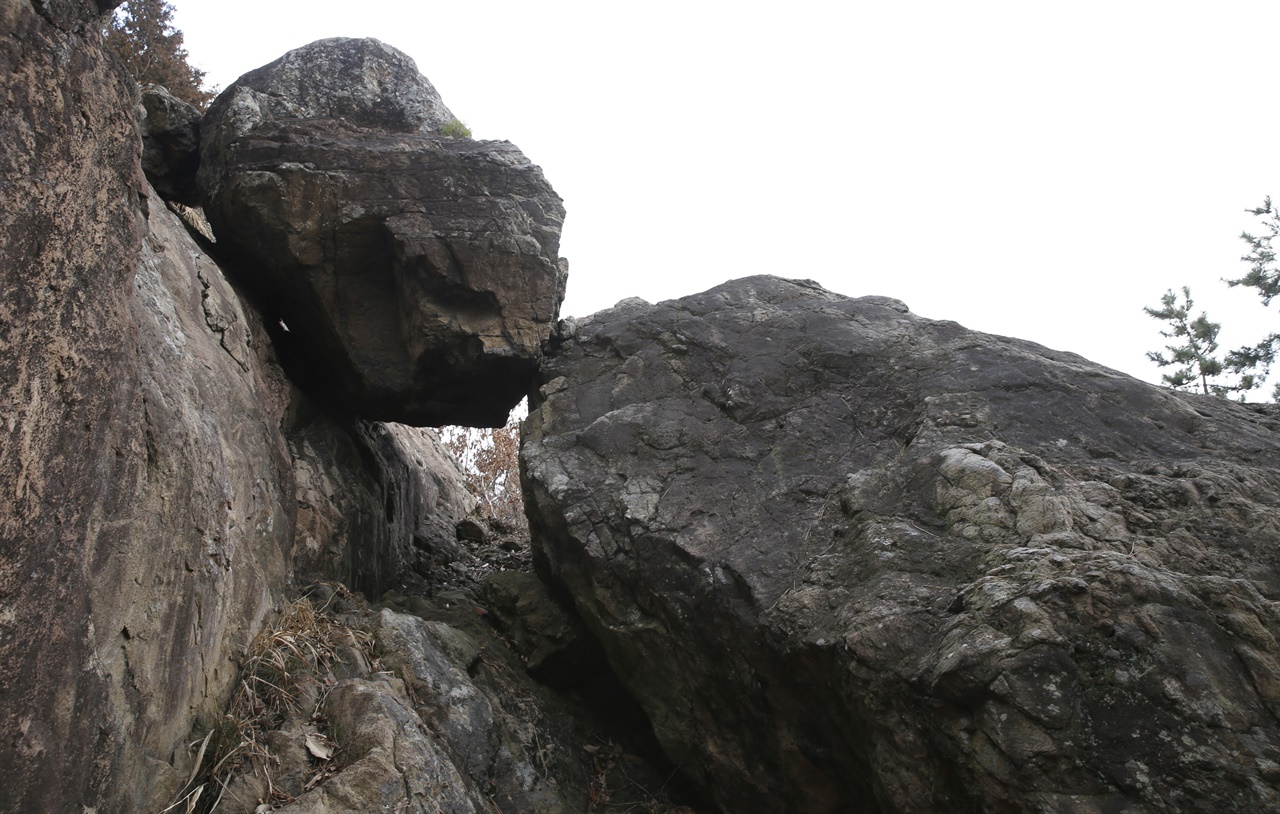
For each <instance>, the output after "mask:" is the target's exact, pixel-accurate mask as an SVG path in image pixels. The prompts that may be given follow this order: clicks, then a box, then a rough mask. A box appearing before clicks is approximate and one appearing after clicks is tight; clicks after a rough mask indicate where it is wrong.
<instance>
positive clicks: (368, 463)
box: [288, 414, 475, 596]
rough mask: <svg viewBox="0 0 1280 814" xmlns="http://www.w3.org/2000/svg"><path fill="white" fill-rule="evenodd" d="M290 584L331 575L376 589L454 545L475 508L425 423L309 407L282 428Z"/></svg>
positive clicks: (363, 588) (371, 591)
mask: <svg viewBox="0 0 1280 814" xmlns="http://www.w3.org/2000/svg"><path fill="white" fill-rule="evenodd" d="M288 443H289V451H290V453H291V457H292V458H293V475H294V482H295V484H296V492H295V501H296V503H297V506H298V511H297V520H296V523H295V527H294V529H295V533H296V537H295V540H294V549H293V563H294V576H295V578H296V580H297V581H298V582H301V583H306V582H309V581H311V580H316V579H331V580H339V581H341V582H342V583H343V584H345V585H348V586H350V587H351V588H352V589H354V590H357V591H362V592H364V593H365V594H367V595H369V596H378V595H379V594H381V593H382V591H383V590H385V589H386V588H387V586H389V585H392V584H394V583H395V582H396V581H397V580H398V579H400V578H401V577H403V576H404V575H405V574H407V573H410V572H413V571H429V570H430V568H431V554H432V553H434V552H438V551H440V550H442V549H444V550H448V549H449V548H451V547H454V546H456V542H455V530H454V529H455V526H456V525H457V523H458V522H459V521H461V520H462V519H464V518H465V517H466V516H467V515H468V514H469V513H470V512H471V510H472V509H473V508H474V507H475V499H474V498H473V497H472V496H471V495H470V494H469V493H468V492H467V490H466V485H465V484H464V482H463V476H462V473H461V472H460V471H459V470H458V467H457V464H456V463H454V462H453V460H452V459H451V458H450V457H449V456H448V453H446V452H445V451H444V448H443V447H442V446H441V445H440V439H439V438H438V437H436V434H435V432H434V431H433V430H427V429H419V428H416V427H405V426H401V425H399V424H380V423H376V422H369V421H359V420H351V419H346V420H343V419H341V418H337V417H334V416H328V415H324V414H315V415H312V416H310V417H309V418H308V420H306V421H305V422H300V423H299V425H298V426H297V427H296V428H295V429H294V430H292V431H291V432H290V433H289V437H288Z"/></svg>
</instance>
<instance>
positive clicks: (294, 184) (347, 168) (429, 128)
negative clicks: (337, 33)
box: [199, 40, 566, 426]
mask: <svg viewBox="0 0 1280 814" xmlns="http://www.w3.org/2000/svg"><path fill="white" fill-rule="evenodd" d="M330 74H332V81H328V82H325V81H321V82H318V83H315V82H312V83H308V82H307V81H303V80H304V78H305V77H326V76H329V75H330ZM353 88H354V89H353ZM447 116H451V114H449V113H448V111H447V109H445V108H444V106H443V105H442V104H440V102H439V97H438V96H436V94H435V90H434V89H433V88H431V86H430V83H428V82H427V81H426V80H425V79H424V78H422V77H421V76H419V75H418V74H417V72H416V69H415V68H413V63H412V61H410V60H408V58H407V57H405V56H404V55H403V54H400V53H399V52H397V51H395V50H394V49H391V48H388V47H387V46H385V45H383V44H382V43H379V42H377V41H375V40H324V41H321V42H319V43H314V44H312V45H310V46H307V47H305V48H303V49H299V50H298V51H294V52H291V53H290V54H288V55H286V56H285V57H282V58H281V59H280V60H278V61H277V62H275V63H272V64H271V65H269V66H266V67H264V68H260V69H258V70H256V71H253V72H251V73H249V74H246V75H245V76H244V77H241V79H239V80H238V81H237V82H236V83H234V84H233V85H232V86H231V87H230V88H228V89H227V90H226V91H225V92H223V94H222V95H221V96H220V97H219V98H218V99H217V101H215V102H214V104H213V105H212V106H211V107H210V109H209V112H208V114H207V115H206V117H205V119H204V122H203V125H202V129H203V143H202V147H201V168H200V176H199V178H200V188H201V193H202V196H203V199H204V202H205V211H206V214H207V216H208V218H209V222H210V223H211V224H212V226H213V229H214V232H215V234H216V235H217V238H218V246H219V251H220V252H221V253H225V254H226V256H228V257H231V258H234V259H235V261H236V262H237V263H238V264H239V266H240V269H241V278H242V280H243V281H244V283H245V284H246V285H248V286H249V287H251V288H252V289H254V290H255V291H256V292H257V293H258V294H259V295H260V296H261V298H262V300H263V302H264V303H265V307H266V309H267V310H268V312H269V314H270V316H271V317H272V318H273V319H276V318H279V319H282V320H283V321H284V323H285V324H287V326H288V328H289V334H290V336H291V338H292V343H291V344H292V346H293V350H294V352H293V353H292V354H291V360H292V361H291V371H292V373H293V375H294V376H295V378H297V379H298V380H299V381H300V382H302V383H303V386H304V387H305V388H307V389H308V390H309V391H310V392H312V393H313V394H316V396H317V397H318V398H322V399H325V400H327V401H330V402H334V403H337V404H338V405H340V406H341V407H342V408H343V409H346V410H348V411H350V412H352V413H355V414H357V415H360V416H362V417H364V418H370V419H378V420H388V421H399V422H403V423H409V424H418V425H422V424H436V425H439V424H465V425H472V426H500V425H501V424H502V423H503V422H504V421H505V419H506V416H507V413H508V412H509V411H510V409H511V408H512V407H513V406H514V405H515V404H516V402H518V401H519V400H520V398H522V397H523V396H524V394H525V393H526V392H527V390H528V389H529V388H530V387H531V386H532V381H533V377H534V374H535V371H536V368H537V362H538V359H539V357H540V353H541V350H540V348H541V343H542V342H543V341H544V340H545V339H546V338H547V336H548V335H549V333H550V329H551V326H552V325H554V324H555V320H556V317H557V313H558V310H559V306H560V301H561V299H562V298H563V295H564V284H565V278H566V271H565V267H564V264H563V263H562V261H560V259H559V256H558V251H559V240H560V227H561V224H562V222H563V217H564V209H563V207H562V206H561V202H560V198H559V197H558V196H557V195H556V194H555V192H554V191H553V190H552V189H551V187H550V185H549V184H548V183H547V181H546V179H545V178H543V176H542V172H541V171H540V170H539V169H538V168H537V167H536V166H534V165H533V164H531V163H530V162H529V160H528V159H527V158H525V157H524V156H523V155H522V154H521V153H520V151H519V150H517V149H516V148H515V147H514V146H512V145H511V144H509V143H507V142H482V141H472V140H470V139H451V138H446V137H443V136H438V135H433V133H434V132H435V131H436V129H437V128H438V127H439V125H440V124H441V123H442V120H443V119H444V118H445V117H447Z"/></svg>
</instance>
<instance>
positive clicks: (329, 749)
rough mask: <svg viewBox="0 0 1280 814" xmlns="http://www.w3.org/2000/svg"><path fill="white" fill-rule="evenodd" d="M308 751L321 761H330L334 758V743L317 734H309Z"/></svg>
mask: <svg viewBox="0 0 1280 814" xmlns="http://www.w3.org/2000/svg"><path fill="white" fill-rule="evenodd" d="M307 751H308V752H310V753H311V754H312V755H314V756H315V757H317V758H319V759H320V760H328V759H329V758H331V757H333V741H331V740H329V739H328V738H326V737H325V736H324V735H321V734H319V733H317V732H308V733H307Z"/></svg>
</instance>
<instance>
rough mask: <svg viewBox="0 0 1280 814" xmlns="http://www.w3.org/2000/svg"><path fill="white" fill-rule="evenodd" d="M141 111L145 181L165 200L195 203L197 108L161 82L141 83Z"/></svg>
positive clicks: (197, 165) (198, 117) (198, 158)
mask: <svg viewBox="0 0 1280 814" xmlns="http://www.w3.org/2000/svg"><path fill="white" fill-rule="evenodd" d="M140 113H141V115H140V116H139V121H138V126H139V129H140V130H141V131H142V170H143V172H145V173H146V174H147V180H148V181H150V182H151V186H152V187H153V188H154V189H155V191H156V192H157V193H159V195H160V197H161V198H164V199H165V200H166V201H174V202H176V203H180V204H186V205H187V206H196V205H198V204H199V203H200V199H199V196H198V195H197V194H196V169H197V168H199V166H200V116H201V114H200V111H199V110H196V109H195V108H194V107H192V106H191V105H189V104H187V103H186V102H184V101H182V100H181V99H179V98H177V97H176V96H174V95H173V94H172V93H170V92H169V91H168V89H167V88H165V87H163V86H161V85H143V86H142V108H141V111H140Z"/></svg>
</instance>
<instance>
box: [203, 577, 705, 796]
mask: <svg viewBox="0 0 1280 814" xmlns="http://www.w3.org/2000/svg"><path fill="white" fill-rule="evenodd" d="M335 587H336V590H335ZM310 594H311V596H310V599H309V600H304V601H302V602H298V603H294V604H293V605H292V606H291V607H290V608H289V609H288V611H287V612H286V613H285V615H284V617H283V618H282V620H281V624H282V628H281V629H280V630H279V631H278V632H273V631H272V630H270V629H268V631H266V633H267V636H266V637H265V641H264V642H263V644H262V647H261V649H258V650H256V651H255V653H256V654H257V655H256V656H255V657H251V660H252V658H260V659H261V661H260V662H259V663H264V664H267V665H270V664H272V663H273V661H274V659H272V658H270V657H269V652H270V650H271V648H272V647H273V646H275V645H272V644H271V643H272V642H283V641H286V640H287V644H283V645H280V649H281V650H282V651H283V652H284V654H285V655H288V649H289V648H294V647H296V648H297V649H298V650H300V651H301V652H304V653H323V654H324V655H323V656H322V657H320V658H316V659H312V660H311V661H310V663H308V664H306V665H302V664H301V663H300V662H301V660H298V659H294V660H293V661H294V663H293V665H292V666H291V668H290V669H289V670H288V672H287V673H279V674H277V672H276V671H274V670H269V669H268V670H267V674H266V676H265V677H266V678H267V679H268V680H270V681H272V682H273V683H277V682H278V683H277V684H276V686H278V687H279V689H280V691H281V692H282V693H288V697H289V699H290V700H289V702H288V703H287V704H285V705H283V707H284V708H283V709H280V710H279V711H278V712H279V714H271V713H267V714H265V715H262V716H261V717H260V718H258V719H257V723H258V724H271V725H272V726H271V727H270V728H269V729H262V728H259V729H257V730H255V731H253V732H251V733H247V732H246V731H245V730H241V733H242V734H241V736H240V738H239V739H238V740H240V741H241V742H243V741H244V740H249V741H251V742H254V743H258V744H262V745H263V746H264V747H265V748H267V749H270V751H271V754H272V757H271V758H270V759H269V760H264V759H263V758H262V756H261V753H260V752H258V751H257V750H242V751H241V752H239V753H237V754H238V756H239V758H240V761H239V765H238V768H237V770H236V771H235V772H233V773H231V775H230V776H229V777H226V778H223V780H222V783H219V784H216V785H215V781H206V782H208V783H209V786H210V787H211V788H216V789H218V790H219V794H220V795H221V797H220V800H221V802H220V804H219V807H218V810H219V811H223V812H226V813H227V814H253V812H256V811H258V810H259V806H260V805H262V804H263V803H264V802H267V803H271V804H274V805H275V809H274V810H278V811H286V812H295V814H302V812H327V814H338V813H339V812H351V814H363V812H368V811H403V812H422V814H446V813H447V814H480V813H481V812H483V813H484V814H489V813H490V812H494V811H502V812H511V814H516V812H520V814H579V812H584V811H591V810H598V809H601V808H603V807H605V806H611V807H614V808H617V809H618V810H635V811H640V810H648V811H655V812H663V814H694V811H693V809H690V808H676V807H675V805H676V803H675V802H674V799H675V798H674V796H673V792H674V791H675V786H676V785H677V784H675V783H671V782H670V781H671V777H672V769H671V767H670V766H669V765H667V764H666V763H665V761H663V760H662V758H661V755H660V754H659V753H657V752H656V750H653V749H652V748H651V747H646V745H645V744H644V743H638V742H637V741H636V739H635V738H634V737H632V733H628V732H626V731H625V730H621V729H619V728H618V727H617V725H616V721H615V722H613V724H612V725H610V723H609V722H605V721H602V720H600V719H599V718H596V717H594V716H593V715H592V714H591V712H590V710H588V709H587V708H586V707H584V706H583V705H582V704H581V703H580V702H578V701H566V698H565V697H563V696H559V695H557V694H556V693H554V692H552V691H550V690H549V689H548V688H547V687H546V686H544V685H542V684H540V683H538V682H536V681H534V680H533V679H532V678H531V677H530V675H529V673H528V672H527V671H526V670H525V666H524V663H523V652H522V651H520V650H519V649H518V648H513V647H511V646H510V643H509V642H508V641H507V640H506V638H505V637H504V636H503V635H501V634H500V633H499V631H498V630H497V629H495V628H494V627H493V626H491V625H490V624H489V623H488V621H487V620H486V618H485V616H484V615H482V614H477V613H476V612H475V611H476V610H477V609H478V607H479V606H476V605H472V604H471V603H470V602H467V601H461V602H452V601H446V600H440V601H434V602H433V601H431V600H427V599H425V598H423V597H421V596H414V597H412V598H411V599H410V600H409V601H408V602H407V603H406V602H405V601H404V598H403V597H399V598H396V599H391V600H390V601H389V602H387V603H385V604H383V605H381V606H380V607H375V608H370V607H369V606H368V605H366V604H365V603H364V602H363V601H361V600H360V598H359V597H358V596H355V595H352V594H350V593H348V592H347V591H345V590H344V589H342V588H341V587H340V586H332V585H330V584H327V583H326V584H320V585H316V586H313V588H312V590H311V592H310ZM406 605H412V609H411V610H410V609H409V608H408V607H406ZM450 606H452V607H450ZM281 634H287V636H286V635H281ZM264 669H266V668H264ZM606 672H607V671H606ZM253 675H261V674H260V673H251V677H250V678H249V679H248V680H247V681H246V683H245V685H244V687H248V686H249V685H250V682H252V681H253V680H254V679H253V677H252V676H253ZM247 698H248V697H247V695H240V696H238V697H237V701H238V702H245V701H247ZM256 700H257V702H259V703H265V704H267V705H272V704H274V703H275V702H274V701H273V699H272V698H270V697H267V698H265V699H264V697H263V695H257V696H256ZM244 706H247V704H244V703H241V704H240V706H237V707H235V708H236V709H237V710H241V711H242V709H243V707H244ZM649 740H650V742H651V740H652V739H651V737H650V739H649ZM638 747H639V748H638ZM624 749H625V752H624ZM213 750H214V752H217V753H218V755H221V754H224V753H221V752H220V750H219V747H218V746H217V745H215V746H214V747H213ZM218 755H215V756H214V757H213V758H212V759H213V760H217V761H222V760H227V761H228V762H232V763H234V762H236V760H237V756H236V755H232V756H231V757H230V758H225V757H222V756H218ZM593 755H599V756H600V758H599V759H596V760H591V759H590V758H591V757H592V756H593ZM669 787H670V788H669ZM224 788H225V791H223V789H224ZM178 802H179V803H180V802H181V800H178Z"/></svg>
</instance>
